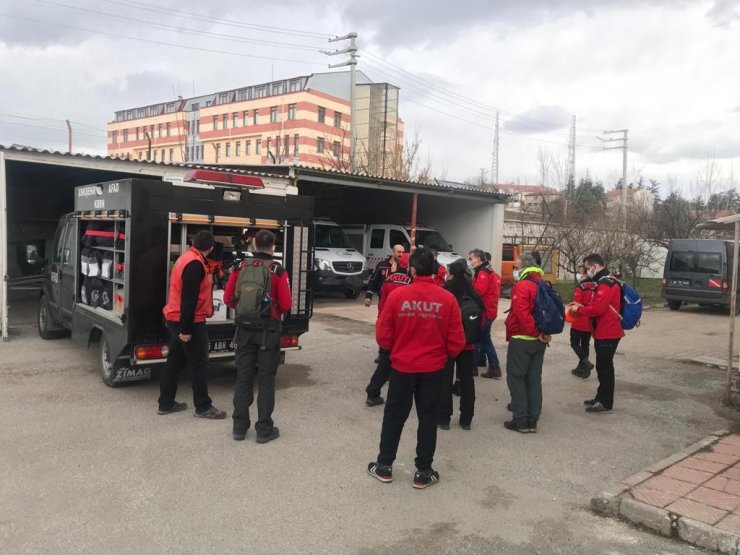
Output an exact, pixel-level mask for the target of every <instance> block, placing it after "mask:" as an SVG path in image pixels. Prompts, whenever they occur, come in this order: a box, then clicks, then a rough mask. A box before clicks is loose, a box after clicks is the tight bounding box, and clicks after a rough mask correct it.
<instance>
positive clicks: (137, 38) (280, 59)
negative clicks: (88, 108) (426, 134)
mask: <svg viewBox="0 0 740 555" xmlns="http://www.w3.org/2000/svg"><path fill="white" fill-rule="evenodd" d="M0 17H10V18H13V19H21V20H24V21H30V22H32V23H41V24H42V25H53V26H54V27H66V28H68V29H74V30H76V31H83V32H87V33H94V34H96V35H104V36H109V37H116V38H119V39H125V40H131V41H136V42H144V43H148V44H156V45H159V46H169V47H173V48H184V49H186V50H197V51H199V52H209V53H211V54H225V55H228V56H240V57H242V58H254V59H258V60H269V61H274V62H291V63H296V64H307V65H321V66H323V65H324V64H321V63H319V62H309V61H307V60H294V59H289V58H276V57H273V56H258V55H256V54H245V53H243V52H232V51H228V50H215V49H212V48H200V47H197V46H188V45H185V44H176V43H172V42H164V41H159V40H151V39H143V38H139V37H131V36H128V35H122V34H120V33H111V32H107V31H98V30H96V29H86V28H84V27H77V26H75V25H68V24H66V23H59V22H51V21H43V20H40V19H34V18H31V17H24V16H20V15H14V14H8V13H3V12H0Z"/></svg>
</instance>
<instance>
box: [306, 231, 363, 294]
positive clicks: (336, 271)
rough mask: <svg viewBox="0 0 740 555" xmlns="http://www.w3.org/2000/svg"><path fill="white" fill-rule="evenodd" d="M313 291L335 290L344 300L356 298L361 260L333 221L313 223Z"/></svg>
mask: <svg viewBox="0 0 740 555" xmlns="http://www.w3.org/2000/svg"><path fill="white" fill-rule="evenodd" d="M314 231H315V232H314V244H315V246H314V267H315V271H314V283H313V285H314V291H336V292H341V293H344V296H345V297H347V298H348V299H356V298H357V297H358V296H359V295H360V291H362V286H363V275H364V273H365V257H364V256H363V255H362V254H360V253H359V252H357V249H356V248H355V246H354V245H353V244H352V242H351V241H350V240H349V238H348V237H347V234H346V233H345V232H344V231H343V230H342V228H341V227H339V226H338V225H337V224H335V223H334V222H331V221H329V220H316V221H315V222H314Z"/></svg>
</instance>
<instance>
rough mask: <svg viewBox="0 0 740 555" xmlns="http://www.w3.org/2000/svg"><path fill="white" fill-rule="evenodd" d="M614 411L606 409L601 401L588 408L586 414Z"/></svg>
mask: <svg viewBox="0 0 740 555" xmlns="http://www.w3.org/2000/svg"><path fill="white" fill-rule="evenodd" d="M611 410H612V409H608V408H606V407H605V406H604V405H602V404H601V403H600V402H599V401H596V402H595V403H594V404H593V405H591V406H588V407H586V412H611Z"/></svg>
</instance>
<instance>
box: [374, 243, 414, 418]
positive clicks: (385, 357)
mask: <svg viewBox="0 0 740 555" xmlns="http://www.w3.org/2000/svg"><path fill="white" fill-rule="evenodd" d="M410 256H411V255H410V254H408V253H403V254H402V255H401V257H400V258H399V259H398V264H397V265H395V266H394V271H393V272H392V273H390V274H388V275H387V276H386V278H385V281H383V286H382V287H381V290H380V296H379V297H378V319H380V314H382V312H383V306H384V304H385V301H386V299H387V298H388V295H390V294H391V292H393V291H395V290H396V289H398V288H399V287H404V286H406V285H409V284H410V283H411V277H410V276H409V257H410ZM390 371H391V361H390V353H389V352H388V351H387V350H385V349H383V348H382V347H380V352H379V354H378V362H377V366H376V367H375V372H373V375H372V377H371V378H370V383H369V384H368V386H367V387H366V388H365V392H366V393H367V399H366V400H365V404H366V405H367V406H368V407H375V406H377V405H382V404H383V403H384V400H383V398H382V397H381V396H380V390H381V388H382V387H383V386H384V385H385V383H386V382H387V381H388V375H389V374H390Z"/></svg>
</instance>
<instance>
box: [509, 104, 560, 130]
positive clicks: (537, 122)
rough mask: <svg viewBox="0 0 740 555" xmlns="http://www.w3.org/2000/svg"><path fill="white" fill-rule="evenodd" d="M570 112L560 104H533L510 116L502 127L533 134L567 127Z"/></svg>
mask: <svg viewBox="0 0 740 555" xmlns="http://www.w3.org/2000/svg"><path fill="white" fill-rule="evenodd" d="M570 116H571V113H570V112H568V110H566V109H565V108H564V107H562V106H533V107H532V108H529V109H528V110H525V111H524V112H520V113H518V114H516V115H515V116H512V117H511V118H510V119H508V120H507V121H506V122H505V123H504V126H503V127H504V129H506V130H508V131H511V132H514V133H521V134H524V135H533V134H536V133H547V132H550V131H559V130H561V129H567V128H568V126H569V125H570Z"/></svg>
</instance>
